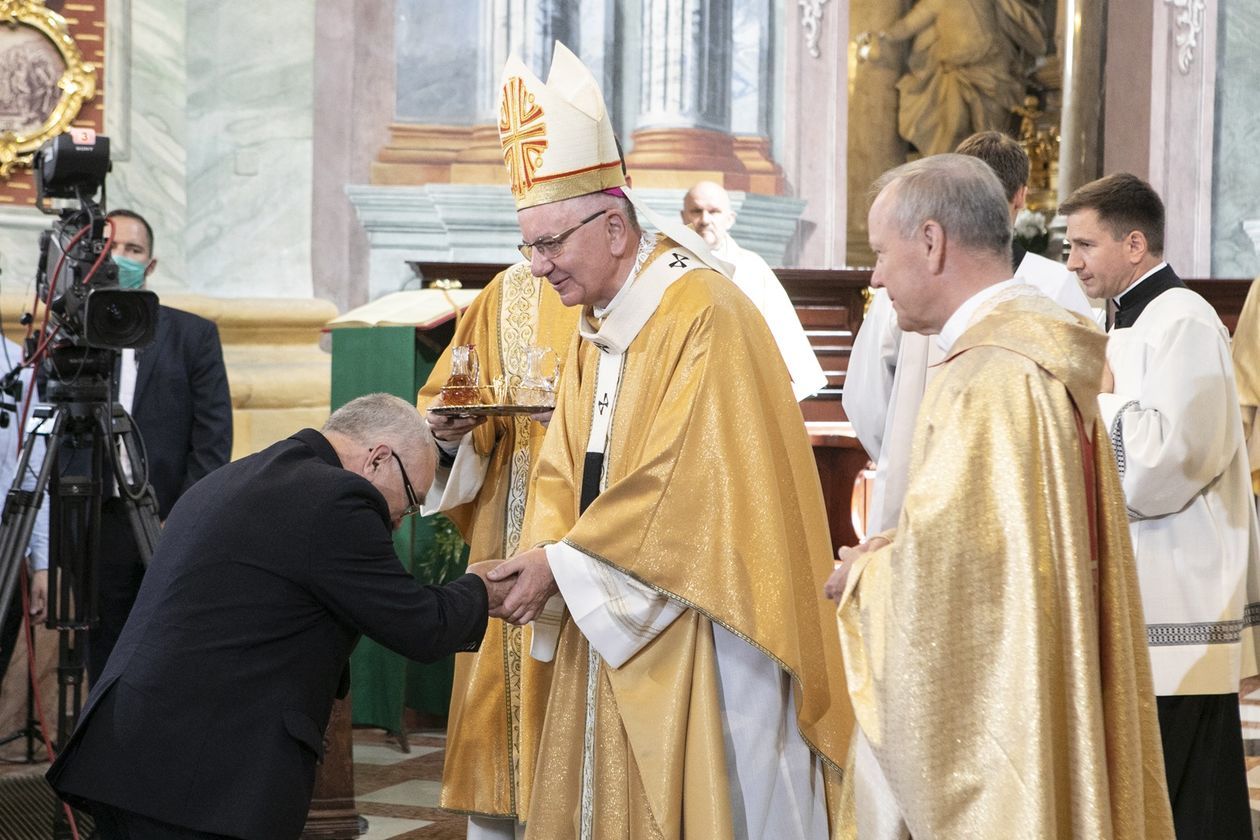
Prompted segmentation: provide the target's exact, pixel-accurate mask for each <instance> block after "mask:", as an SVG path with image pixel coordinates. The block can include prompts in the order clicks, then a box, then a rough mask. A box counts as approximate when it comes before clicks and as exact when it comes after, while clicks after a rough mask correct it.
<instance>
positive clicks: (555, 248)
mask: <svg viewBox="0 0 1260 840" xmlns="http://www.w3.org/2000/svg"><path fill="white" fill-rule="evenodd" d="M607 212H608V208H607V207H605V208H604V209H603V210H600V211H599V212H598V213H592V214H591V215H589V216H587V217H586V218H585V219H583V220H582V221H580V222H578V223H577V224H576V225H574V226H573V227H571V228H569V229H568V230H563V231H561V232H560V233H557V234H556V235H555V236H544V237H542V238H541V239H537V240H535V241H533V242H522V243H521V244H520V245H517V246H516V249H517V250H518V251H520V252H521V256H522V257H524V258H525V259H527V260H532V259H533V258H534V252H535V251H537V252H538V256H540V257H542V258H543V259H544V260H554V259H555V258H556V257H558V256H560V255H561V254H563V253H564V240H566V239H568V238H569V237H570V236H572V235H573V234H574V233H575V232H576V231H577V229H578V228H580V227H581V226H582V225H584V224H586V223H587V222H593V221H595V220H596V219H598V218H599V217H600V216H602V215H604V214H605V213H607Z"/></svg>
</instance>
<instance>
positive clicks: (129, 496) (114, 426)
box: [101, 403, 162, 566]
mask: <svg viewBox="0 0 1260 840" xmlns="http://www.w3.org/2000/svg"><path fill="white" fill-rule="evenodd" d="M110 411H111V413H110V415H109V417H108V418H105V416H104V414H103V412H102V415H101V416H102V420H103V421H104V422H102V428H103V430H104V431H105V432H106V434H107V437H106V440H108V441H109V451H110V456H111V458H112V459H113V464H114V474H115V475H118V476H122V477H123V478H124V479H125V482H120V485H119V496H120V497H121V498H122V499H123V501H124V502H125V503H126V506H127V517H128V519H129V520H130V522H131V529H132V531H133V533H134V534H135V537H136V546H137V547H138V548H139V550H140V562H141V563H143V564H144V565H145V566H148V565H149V560H150V559H151V558H152V557H153V551H154V549H155V548H157V542H158V538H159V537H160V536H161V535H162V523H161V519H160V518H159V516H158V504H157V496H156V495H155V494H154V492H153V487H152V485H150V484H149V483H148V480H147V476H146V467H145V464H144V463H143V461H142V460H141V459H140V458H138V457H137V453H138V452H140V451H142V447H143V443H142V442H141V441H140V437H139V435H138V434H137V433H136V429H135V424H134V423H133V422H132V420H131V417H130V416H128V414H127V412H126V411H124V410H123V408H122V406H121V405H119V404H117V403H114V404H113V405H112V406H111V409H110ZM137 476H139V477H141V478H142V479H143V480H144V484H143V485H142V486H141V487H140V488H139V490H138V491H135V492H133V490H132V487H130V486H127V487H124V486H123V484H124V483H125V484H127V485H130V484H131V483H132V482H134V481H135V479H136V477H137Z"/></svg>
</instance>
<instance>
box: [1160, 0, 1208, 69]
mask: <svg viewBox="0 0 1260 840" xmlns="http://www.w3.org/2000/svg"><path fill="white" fill-rule="evenodd" d="M1164 3H1165V4H1167V5H1171V6H1173V7H1175V8H1176V9H1177V16H1176V18H1174V22H1175V23H1176V25H1177V35H1176V40H1175V43H1176V45H1177V67H1178V68H1179V69H1180V70H1181V72H1182V73H1189V72H1190V65H1191V64H1193V63H1194V50H1195V47H1197V46H1198V45H1199V33H1200V32H1202V31H1203V15H1204V14H1205V7H1206V4H1205V3H1204V2H1203V0H1164Z"/></svg>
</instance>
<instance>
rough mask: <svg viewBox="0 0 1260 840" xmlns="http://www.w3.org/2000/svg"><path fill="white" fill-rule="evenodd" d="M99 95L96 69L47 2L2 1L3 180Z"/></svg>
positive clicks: (0, 142)
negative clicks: (86, 58)
mask: <svg viewBox="0 0 1260 840" xmlns="http://www.w3.org/2000/svg"><path fill="white" fill-rule="evenodd" d="M95 95H96V67H95V66H94V65H92V64H89V63H88V62H86V61H84V60H83V54H82V53H81V52H80V51H79V47H78V45H77V44H76V43H75V42H74V38H73V37H71V35H70V30H69V27H68V25H67V24H66V19H65V18H63V17H62V16H61V15H59V14H57V13H56V12H54V11H52V10H50V9H48V8H47V7H46V6H45V5H44V0H0V178H7V177H8V176H9V174H10V173H11V172H12V171H13V169H14V167H16V166H29V165H30V162H31V160H32V158H33V157H34V154H35V150H36V149H38V148H39V147H40V146H41V145H43V143H44V142H45V141H46V140H49V139H51V138H53V137H56V136H57V135H58V134H61V133H62V132H64V131H65V130H66V129H67V128H69V127H70V123H71V122H73V121H74V119H75V117H77V116H78V114H79V110H80V109H81V108H82V107H83V104H84V103H85V102H87V101H88V100H90V99H91V98H92V97H93V96H95Z"/></svg>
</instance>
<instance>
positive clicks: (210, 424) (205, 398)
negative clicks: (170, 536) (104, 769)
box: [87, 210, 232, 682]
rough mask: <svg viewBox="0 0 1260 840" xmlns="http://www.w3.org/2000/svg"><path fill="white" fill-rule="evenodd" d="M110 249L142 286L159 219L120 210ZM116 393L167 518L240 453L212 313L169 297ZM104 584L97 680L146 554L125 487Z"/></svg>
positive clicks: (110, 524) (95, 639) (108, 543)
mask: <svg viewBox="0 0 1260 840" xmlns="http://www.w3.org/2000/svg"><path fill="white" fill-rule="evenodd" d="M109 218H110V219H111V220H112V221H113V244H112V246H111V248H112V251H111V256H112V258H113V260H114V263H115V264H116V265H117V266H118V284H119V286H120V287H122V288H125V289H140V288H143V287H144V285H145V282H146V280H147V278H148V277H149V276H150V275H151V274H152V273H153V270H154V269H155V268H156V266H157V260H156V259H155V258H154V257H153V229H152V227H151V226H150V225H149V223H148V222H147V221H145V219H144V218H143V217H142V216H140V215H139V214H138V213H135V212H133V211H131V210H113V211H111V212H110V213H109ZM120 355H121V361H120V364H119V371H118V376H117V387H118V390H117V392H116V393H115V398H116V399H117V400H118V401H119V402H121V403H122V404H123V407H124V408H126V409H127V411H128V412H129V413H130V414H131V416H132V418H133V419H134V420H135V423H136V428H137V429H138V430H139V432H140V436H141V438H142V439H143V440H144V446H145V452H146V453H147V455H148V466H149V482H150V483H151V484H152V485H153V490H154V493H155V494H156V496H157V501H158V509H159V515H160V516H161V518H162V519H166V517H167V515H168V514H170V512H171V508H172V507H174V505H175V502H176V500H177V499H179V497H180V494H182V493H183V492H184V491H185V490H187V489H188V488H189V487H191V486H192V485H193V483H194V482H195V481H197V480H198V479H200V478H201V477H203V476H205V475H206V474H208V473H210V472H212V471H213V470H215V469H218V468H219V467H221V466H223V465H224V464H226V463H227V462H228V459H229V458H230V457H231V454H232V398H231V396H230V394H229V393H228V380H227V371H226V370H225V369H224V366H223V348H222V346H221V345H220V343H219V331H218V329H217V328H216V327H215V325H214V323H213V322H212V321H209V320H207V319H205V318H202V317H200V316H197V315H193V314H192V313H190V312H183V311H181V310H178V309H172V308H171V307H169V306H163V307H161V308H160V309H159V314H158V323H157V334H156V336H155V337H154V340H153V343H152V344H150V345H148V346H147V347H142V348H140V349H138V350H124V351H123V352H122V353H121V354H120ZM101 510H102V514H101V551H100V557H99V562H98V571H97V586H98V606H99V615H100V621H99V622H98V624H97V626H96V627H94V628H93V629H92V631H91V634H90V639H89V644H88V654H87V666H88V678H89V680H90V681H91V682H95V681H96V680H97V679H98V678H99V677H100V674H101V670H102V669H103V668H104V667H105V662H106V660H108V659H109V654H110V651H111V650H113V648H114V644H115V643H116V642H117V640H118V634H119V633H121V632H122V628H123V624H124V623H125V622H126V621H127V614H128V613H129V612H130V611H131V605H132V603H134V601H135V599H136V593H137V592H138V591H139V590H140V580H141V578H142V577H143V575H144V567H143V566H142V565H141V563H140V554H139V550H138V549H137V547H136V541H135V537H134V535H133V532H132V528H131V523H130V521H129V520H128V518H127V512H126V508H125V507H124V505H123V503H122V501H121V500H120V499H119V498H117V494H112V493H111V494H108V495H107V497H106V498H105V500H104V501H103V503H102V506H101Z"/></svg>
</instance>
